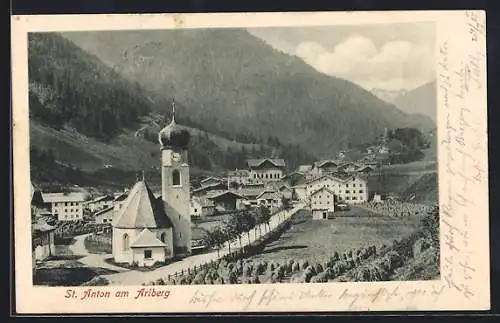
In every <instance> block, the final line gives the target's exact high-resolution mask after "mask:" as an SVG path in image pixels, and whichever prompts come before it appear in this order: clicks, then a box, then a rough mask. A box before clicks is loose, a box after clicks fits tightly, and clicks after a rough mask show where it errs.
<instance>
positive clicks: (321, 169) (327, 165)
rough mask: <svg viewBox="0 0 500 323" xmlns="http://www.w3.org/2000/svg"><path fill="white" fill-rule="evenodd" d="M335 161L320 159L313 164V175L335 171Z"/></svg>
mask: <svg viewBox="0 0 500 323" xmlns="http://www.w3.org/2000/svg"><path fill="white" fill-rule="evenodd" d="M337 167H338V165H337V163H336V162H335V161H333V160H330V159H329V160H322V161H318V162H315V163H314V164H313V168H312V173H314V174H315V175H323V174H328V173H333V172H335V171H337Z"/></svg>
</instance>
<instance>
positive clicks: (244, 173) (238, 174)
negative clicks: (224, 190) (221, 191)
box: [227, 169, 251, 187]
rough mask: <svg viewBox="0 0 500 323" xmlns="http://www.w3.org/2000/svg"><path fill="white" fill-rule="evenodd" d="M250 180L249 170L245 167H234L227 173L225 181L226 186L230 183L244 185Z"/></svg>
mask: <svg viewBox="0 0 500 323" xmlns="http://www.w3.org/2000/svg"><path fill="white" fill-rule="evenodd" d="M249 182H251V180H250V172H249V171H248V170H246V169H236V170H234V171H230V172H228V174H227V183H228V187H229V185H231V183H236V184H238V185H245V184H248V183H249Z"/></svg>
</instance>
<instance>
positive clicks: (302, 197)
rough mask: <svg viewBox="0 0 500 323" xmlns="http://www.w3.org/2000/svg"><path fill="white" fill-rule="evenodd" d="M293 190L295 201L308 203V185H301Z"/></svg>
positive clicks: (293, 187)
mask: <svg viewBox="0 0 500 323" xmlns="http://www.w3.org/2000/svg"><path fill="white" fill-rule="evenodd" d="M291 188H292V190H293V198H292V199H293V200H297V201H306V200H307V185H306V184H305V183H300V184H297V185H295V186H292V187H291Z"/></svg>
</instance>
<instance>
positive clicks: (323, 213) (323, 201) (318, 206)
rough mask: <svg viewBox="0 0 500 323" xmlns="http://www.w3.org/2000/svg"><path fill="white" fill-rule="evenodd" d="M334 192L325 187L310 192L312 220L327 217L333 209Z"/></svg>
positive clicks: (329, 216) (331, 214) (330, 215)
mask: <svg viewBox="0 0 500 323" xmlns="http://www.w3.org/2000/svg"><path fill="white" fill-rule="evenodd" d="M335 196H336V195H335V193H334V192H332V191H331V190H329V189H328V188H326V187H322V188H320V189H319V190H317V191H315V192H313V193H312V194H311V211H312V217H313V219H314V220H321V219H328V218H331V217H332V216H333V213H334V211H335V203H336V201H335Z"/></svg>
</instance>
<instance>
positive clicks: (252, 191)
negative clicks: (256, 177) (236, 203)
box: [233, 183, 266, 206]
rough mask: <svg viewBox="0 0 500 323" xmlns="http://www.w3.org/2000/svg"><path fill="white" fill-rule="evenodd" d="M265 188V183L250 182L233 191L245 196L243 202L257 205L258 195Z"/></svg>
mask: <svg viewBox="0 0 500 323" xmlns="http://www.w3.org/2000/svg"><path fill="white" fill-rule="evenodd" d="M265 190H266V189H265V186H264V183H248V184H246V185H243V186H240V187H239V188H238V189H237V190H233V191H234V192H235V193H236V194H238V195H240V196H243V197H244V198H245V199H244V200H243V203H245V204H246V205H249V206H255V205H257V196H259V194H260V193H262V192H264V191H265Z"/></svg>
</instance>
